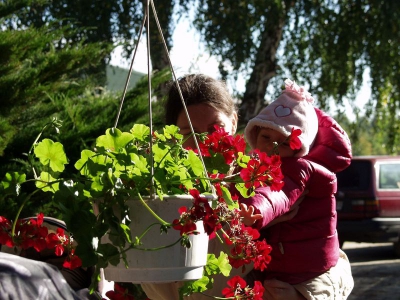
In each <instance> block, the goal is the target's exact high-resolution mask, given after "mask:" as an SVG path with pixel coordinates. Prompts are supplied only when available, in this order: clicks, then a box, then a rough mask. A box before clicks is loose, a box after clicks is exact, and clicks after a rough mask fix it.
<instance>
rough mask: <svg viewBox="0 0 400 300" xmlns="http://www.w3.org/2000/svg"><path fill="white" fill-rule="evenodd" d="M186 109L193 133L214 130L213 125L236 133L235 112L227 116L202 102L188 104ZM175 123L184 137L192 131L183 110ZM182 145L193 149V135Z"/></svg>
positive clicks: (194, 146)
mask: <svg viewBox="0 0 400 300" xmlns="http://www.w3.org/2000/svg"><path fill="white" fill-rule="evenodd" d="M187 110H188V113H189V116H190V120H191V122H192V126H193V129H194V132H195V133H204V132H208V133H211V132H214V131H215V128H214V125H218V126H219V127H222V128H224V129H225V131H226V132H228V133H230V134H235V133H236V127H237V114H236V113H234V114H233V115H232V116H227V115H226V114H225V113H222V112H220V111H218V110H217V109H215V108H213V107H211V106H208V105H207V104H204V103H201V104H194V105H189V106H188V107H187ZM176 125H177V126H178V127H179V128H180V133H181V134H182V135H184V136H185V137H187V136H189V135H191V133H192V132H191V130H190V126H189V121H188V120H187V117H186V114H185V111H184V110H182V111H181V112H180V113H179V116H178V120H177V122H176ZM184 146H185V147H191V148H193V149H195V148H196V144H195V142H194V139H193V137H191V138H190V139H188V140H187V141H186V142H185V144H184Z"/></svg>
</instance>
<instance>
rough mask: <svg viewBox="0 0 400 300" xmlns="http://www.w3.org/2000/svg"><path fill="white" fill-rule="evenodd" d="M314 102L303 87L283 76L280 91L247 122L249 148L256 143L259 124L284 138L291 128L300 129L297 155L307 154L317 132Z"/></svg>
mask: <svg viewBox="0 0 400 300" xmlns="http://www.w3.org/2000/svg"><path fill="white" fill-rule="evenodd" d="M313 103H314V98H313V97H312V96H311V94H310V93H309V92H308V91H307V90H306V89H305V88H304V87H302V86H299V85H297V83H296V82H294V81H291V80H290V79H286V80H285V89H284V90H283V92H282V94H281V95H280V96H279V97H278V98H277V99H276V100H275V101H273V102H272V103H271V104H269V105H268V106H267V107H266V108H264V109H263V110H262V111H261V112H260V113H259V114H258V115H257V116H256V117H254V118H253V119H251V120H250V121H249V122H248V123H247V126H246V128H245V131H244V134H245V138H246V140H247V142H248V143H249V144H250V147H251V148H253V149H254V148H255V146H256V140H257V133H258V130H257V128H258V127H263V128H271V129H273V130H276V131H278V132H280V133H282V134H283V135H284V136H286V137H288V136H289V135H290V134H291V132H292V129H293V128H294V129H300V130H301V132H302V133H301V135H300V136H299V137H298V138H299V139H300V141H301V144H302V145H301V148H300V150H299V151H298V152H297V153H296V156H297V157H302V156H305V155H307V153H308V152H309V150H310V147H311V146H312V143H313V142H314V139H315V136H316V135H317V131H318V118H317V114H316V112H315V109H314V107H313V105H312V104H313Z"/></svg>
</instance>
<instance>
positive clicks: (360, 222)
mask: <svg viewBox="0 0 400 300" xmlns="http://www.w3.org/2000/svg"><path fill="white" fill-rule="evenodd" d="M337 180H338V192H337V194H336V210H337V213H338V224H337V230H338V234H339V240H340V243H341V245H343V243H344V242H345V241H353V242H367V243H380V242H393V243H394V246H395V247H394V248H395V251H396V253H397V254H398V255H400V244H399V233H400V156H356V157H353V159H352V162H351V164H350V166H349V167H348V168H347V169H345V170H344V171H342V172H340V173H338V174H337Z"/></svg>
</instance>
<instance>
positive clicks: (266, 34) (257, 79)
mask: <svg viewBox="0 0 400 300" xmlns="http://www.w3.org/2000/svg"><path fill="white" fill-rule="evenodd" d="M271 15H272V14H271ZM285 20H286V13H285V12H283V11H282V10H280V11H279V10H278V9H277V14H275V17H272V18H271V17H270V16H269V17H268V18H267V20H266V24H265V26H264V31H263V32H262V34H261V42H260V45H259V47H258V49H257V53H256V59H255V62H254V67H253V71H252V73H251V76H250V79H249V81H248V82H247V84H246V90H245V93H244V95H243V101H242V104H241V105H240V108H239V120H240V123H241V124H246V123H247V122H248V121H249V120H250V119H251V118H253V117H254V116H255V115H257V113H258V112H259V111H260V110H261V109H262V108H263V107H264V106H265V103H264V102H265V101H264V96H265V92H266V89H267V87H268V83H269V81H270V80H271V78H272V77H274V76H275V74H276V68H277V62H276V52H277V50H278V47H279V43H280V42H281V39H282V32H283V30H282V29H283V26H284V24H285Z"/></svg>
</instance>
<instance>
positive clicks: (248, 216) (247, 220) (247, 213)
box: [239, 203, 262, 226]
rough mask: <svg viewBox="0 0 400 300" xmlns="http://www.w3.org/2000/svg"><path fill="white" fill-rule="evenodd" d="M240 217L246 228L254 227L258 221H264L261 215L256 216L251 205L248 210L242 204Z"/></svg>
mask: <svg viewBox="0 0 400 300" xmlns="http://www.w3.org/2000/svg"><path fill="white" fill-rule="evenodd" d="M239 215H240V216H241V217H242V218H243V223H244V225H246V226H251V225H253V224H254V223H255V222H256V221H257V220H259V219H262V215H261V214H254V206H252V205H250V206H249V207H248V208H247V205H246V204H243V203H241V204H240V212H239Z"/></svg>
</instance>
